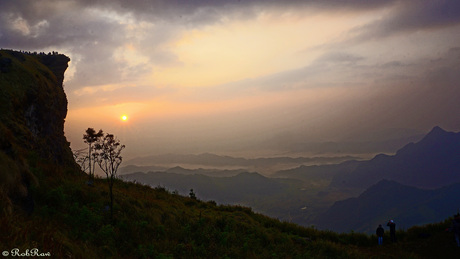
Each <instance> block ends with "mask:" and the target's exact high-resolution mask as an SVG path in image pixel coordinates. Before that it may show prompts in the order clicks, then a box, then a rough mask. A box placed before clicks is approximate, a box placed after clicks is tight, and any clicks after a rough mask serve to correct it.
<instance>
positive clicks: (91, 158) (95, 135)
mask: <svg viewBox="0 0 460 259" xmlns="http://www.w3.org/2000/svg"><path fill="white" fill-rule="evenodd" d="M103 135H104V133H103V132H102V130H99V131H98V132H96V131H95V130H94V129H93V128H88V129H87V130H86V134H84V135H83V140H84V141H85V143H86V144H88V155H87V157H86V158H87V159H86V161H87V162H88V166H82V169H83V168H87V169H88V174H89V183H92V182H93V179H94V169H95V165H96V163H95V160H96V156H95V155H96V154H95V153H93V152H92V151H93V148H94V145H95V143H96V142H97V141H98V140H99V139H101V138H102V136H103ZM83 162H85V160H84V161H83Z"/></svg>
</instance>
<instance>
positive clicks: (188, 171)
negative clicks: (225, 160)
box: [120, 165, 247, 177]
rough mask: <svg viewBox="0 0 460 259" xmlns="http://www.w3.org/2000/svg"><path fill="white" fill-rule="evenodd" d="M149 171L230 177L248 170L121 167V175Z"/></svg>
mask: <svg viewBox="0 0 460 259" xmlns="http://www.w3.org/2000/svg"><path fill="white" fill-rule="evenodd" d="M147 172H166V173H174V174H183V175H193V174H201V175H207V176H212V177H230V176H235V175H238V174H241V173H245V172H247V170H244V169H234V170H227V169H224V170H220V169H203V168H198V169H188V168H183V167H180V166H175V167H172V168H166V167H162V166H136V165H128V166H125V167H122V168H120V175H126V174H132V173H147Z"/></svg>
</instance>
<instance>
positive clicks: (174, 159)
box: [125, 153, 356, 167]
mask: <svg viewBox="0 0 460 259" xmlns="http://www.w3.org/2000/svg"><path fill="white" fill-rule="evenodd" d="M351 159H356V157H352V156H341V157H269V158H253V159H247V158H242V157H231V156H221V155H216V154H211V153H203V154H198V155H194V154H164V155H155V156H146V157H137V158H134V159H131V160H128V161H126V162H125V163H126V164H132V165H138V166H140V165H165V164H167V165H172V164H174V165H181V164H190V165H203V166H244V167H247V166H270V165H277V164H302V163H337V162H342V161H346V160H351Z"/></svg>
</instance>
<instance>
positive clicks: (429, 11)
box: [349, 0, 460, 43]
mask: <svg viewBox="0 0 460 259" xmlns="http://www.w3.org/2000/svg"><path fill="white" fill-rule="evenodd" d="M390 8H391V11H390V12H388V13H387V14H386V15H384V17H382V18H381V19H378V20H376V21H375V22H373V23H370V24H366V25H364V26H359V27H357V28H354V29H353V30H352V31H350V35H352V37H351V38H350V39H349V41H351V42H353V43H357V42H363V41H368V40H378V39H381V38H386V37H391V36H393V35H400V34H410V33H415V32H417V31H422V30H431V29H440V28H446V27H450V26H455V25H458V24H460V2H459V1H456V0H443V1H400V2H398V3H396V4H395V5H393V6H391V7H390Z"/></svg>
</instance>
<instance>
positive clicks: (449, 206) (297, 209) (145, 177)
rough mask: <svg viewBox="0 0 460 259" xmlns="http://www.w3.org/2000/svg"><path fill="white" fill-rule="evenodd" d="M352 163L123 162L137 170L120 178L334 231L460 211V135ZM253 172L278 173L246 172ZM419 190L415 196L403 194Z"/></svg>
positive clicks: (437, 132)
mask: <svg viewBox="0 0 460 259" xmlns="http://www.w3.org/2000/svg"><path fill="white" fill-rule="evenodd" d="M353 158H354V157H315V158H305V157H297V158H290V157H273V158H258V159H244V158H235V157H230V156H218V155H214V154H209V153H207V154H201V155H172V154H169V155H163V156H153V157H144V158H138V159H133V160H131V161H128V162H127V163H136V162H137V163H139V164H142V165H143V166H134V165H129V166H126V167H123V168H122V169H121V173H122V178H123V179H126V180H129V181H136V182H139V183H144V184H148V185H150V186H152V187H156V186H161V187H164V188H167V189H169V190H170V191H177V192H178V193H180V194H182V195H188V194H189V192H190V190H191V189H193V191H194V192H195V193H196V195H197V197H198V198H199V199H203V200H205V201H207V200H213V201H216V202H217V203H219V204H240V205H244V206H249V207H252V208H253V209H254V210H255V211H258V212H261V213H264V214H266V215H269V216H271V217H275V218H278V219H280V220H283V221H289V222H294V223H297V224H301V225H304V226H311V225H314V226H316V227H318V228H320V229H330V230H333V231H350V230H355V231H364V232H373V231H374V228H375V225H378V224H379V222H380V223H384V221H385V220H388V219H389V218H394V219H395V220H396V221H398V222H399V223H400V225H399V227H401V228H408V227H411V226H413V225H420V224H425V223H429V222H433V221H439V220H442V219H443V218H445V217H446V216H449V215H450V214H452V213H454V212H456V211H457V210H458V209H459V208H460V205H456V204H458V201H457V200H455V199H449V197H457V196H455V194H456V193H455V191H456V190H458V188H456V186H455V185H454V184H456V183H460V133H453V132H446V131H444V130H443V129H441V128H439V127H435V128H433V130H432V131H431V132H429V133H428V134H427V135H426V136H425V137H423V138H422V139H421V140H420V141H418V142H416V143H408V144H407V145H405V146H403V147H401V148H400V149H399V150H398V151H397V152H396V153H395V154H394V155H383V154H381V155H377V156H375V157H374V158H372V159H370V160H362V159H361V160H356V159H353ZM147 165H148V166H147ZM168 165H169V166H172V167H167V166H168ZM295 165H297V166H295ZM182 166H189V168H184V167H182ZM191 168H193V169H191ZM204 168H206V169H204ZM223 168H228V169H223ZM257 168H284V170H273V169H271V170H270V169H268V170H267V171H268V172H269V173H267V171H257V170H253V171H251V170H249V169H257ZM272 171H275V172H272ZM382 180H385V181H386V182H385V181H383V182H381V181H382ZM388 181H390V182H388ZM390 183H393V184H390ZM449 186H450V187H449ZM379 189H380V190H379ZM417 191H419V192H420V193H419V194H420V195H417V194H413V196H411V195H409V194H411V193H412V192H415V193H417ZM370 193H379V194H380V195H370ZM408 195H409V197H407V196H408ZM385 197H387V198H388V201H387V200H386V199H385ZM376 204H382V205H381V206H379V205H376ZM371 211H372V213H371ZM334 215H335V216H334Z"/></svg>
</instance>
